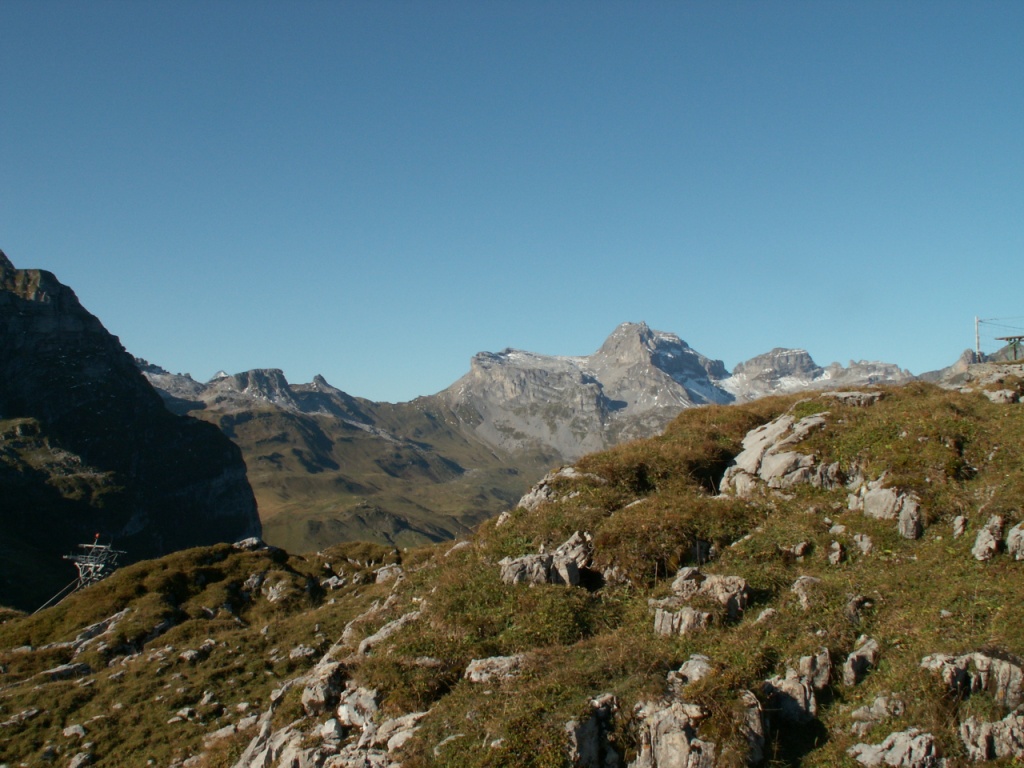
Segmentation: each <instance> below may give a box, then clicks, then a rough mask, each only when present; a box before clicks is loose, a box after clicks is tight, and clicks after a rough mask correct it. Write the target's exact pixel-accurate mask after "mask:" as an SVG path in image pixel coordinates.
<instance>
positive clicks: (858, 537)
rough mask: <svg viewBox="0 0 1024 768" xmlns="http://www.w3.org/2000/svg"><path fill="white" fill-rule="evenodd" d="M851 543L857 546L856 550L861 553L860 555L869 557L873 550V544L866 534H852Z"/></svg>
mask: <svg viewBox="0 0 1024 768" xmlns="http://www.w3.org/2000/svg"><path fill="white" fill-rule="evenodd" d="M853 543H854V544H856V545H857V548H858V549H859V550H860V551H861V554H864V555H870V554H871V551H872V550H873V549H874V548H875V543H874V542H873V541H872V540H871V537H870V536H868V535H867V534H866V533H855V534H853Z"/></svg>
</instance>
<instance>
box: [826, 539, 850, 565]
mask: <svg viewBox="0 0 1024 768" xmlns="http://www.w3.org/2000/svg"><path fill="white" fill-rule="evenodd" d="M845 559H846V548H845V547H844V546H843V545H842V544H840V543H839V542H838V541H833V542H832V543H831V544H830V545H829V547H828V563H829V565H839V564H840V563H841V562H843V560H845Z"/></svg>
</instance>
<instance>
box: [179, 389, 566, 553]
mask: <svg viewBox="0 0 1024 768" xmlns="http://www.w3.org/2000/svg"><path fill="white" fill-rule="evenodd" d="M374 407H375V408H376V410H375V412H374V414H373V418H374V421H375V423H377V424H379V425H380V426H381V428H383V429H385V430H388V431H389V432H391V433H392V434H397V435H403V436H405V437H404V439H403V440H401V441H396V440H389V439H386V438H383V437H381V436H380V435H378V434H373V433H370V432H367V431H364V430H362V429H359V428H357V427H355V426H352V425H351V424H347V423H345V422H344V421H341V420H339V419H335V418H331V417H322V416H311V415H303V414H296V413H291V412H288V411H283V410H280V409H271V408H267V409H264V410H255V411H246V412H243V413H240V414H239V413H234V414H227V415H224V414H217V413H216V412H213V411H210V412H205V411H196V412H193V415H195V416H198V417H200V418H204V419H206V420H209V421H213V422H214V423H216V424H217V425H218V426H220V427H221V429H222V430H223V431H224V432H225V433H226V434H227V435H228V436H229V437H230V438H231V439H232V440H234V441H235V442H236V443H237V444H238V445H239V446H240V447H241V448H242V450H243V453H244V455H245V457H246V463H247V465H248V475H249V481H250V483H251V485H252V487H253V491H254V493H255V494H256V498H257V501H258V504H259V510H260V518H261V520H262V522H263V531H264V538H265V539H266V540H267V541H268V542H270V543H272V544H275V545H277V546H281V547H284V548H286V549H288V550H289V551H294V552H310V551H314V550H316V549H319V548H321V547H324V546H329V545H331V544H333V543H336V542H338V541H345V540H373V541H378V542H380V543H386V544H393V545H396V546H415V545H418V544H424V543H427V542H430V541H439V540H442V539H446V538H451V537H454V536H458V535H463V534H466V533H468V532H469V530H470V529H471V528H472V527H474V526H476V525H477V524H479V523H480V522H482V521H483V520H485V519H487V518H488V517H493V516H495V515H497V514H498V513H499V512H501V511H502V510H504V509H507V508H508V507H509V506H511V505H512V504H514V503H515V501H516V500H517V499H518V498H519V496H521V495H522V493H523V492H524V491H525V490H526V489H527V488H528V487H529V485H530V484H532V483H533V482H535V481H536V480H537V479H538V478H539V477H540V476H541V475H542V474H543V473H544V471H545V470H546V468H547V466H548V464H549V462H550V457H548V456H543V455H537V456H534V455H521V456H516V457H510V456H505V455H498V454H496V453H495V452H494V451H493V449H491V448H490V447H488V446H485V445H483V444H482V443H480V442H479V441H476V440H475V439H473V438H471V437H467V436H466V435H465V434H463V433H462V432H460V431H459V430H458V429H456V428H455V427H453V426H451V424H449V423H447V422H446V421H445V419H444V418H443V409H440V408H434V409H427V408H424V407H418V406H417V404H416V403H405V404H400V405H387V404H384V405H374ZM378 411H379V412H378ZM435 411H436V412H435ZM466 467H472V468H473V469H470V470H468V471H467V470H466V469H464V468H466ZM510 467H511V469H510Z"/></svg>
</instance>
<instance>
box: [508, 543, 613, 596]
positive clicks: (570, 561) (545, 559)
mask: <svg viewBox="0 0 1024 768" xmlns="http://www.w3.org/2000/svg"><path fill="white" fill-rule="evenodd" d="M592 552H593V537H592V536H591V535H590V534H589V533H584V532H581V531H576V533H574V534H573V535H572V536H570V537H569V538H568V539H567V540H566V541H565V542H563V543H562V544H561V545H559V547H558V548H557V549H555V550H554V551H553V552H550V553H545V552H541V553H539V554H535V555H522V556H521V557H506V558H503V559H502V560H500V561H499V562H498V565H499V566H500V567H501V580H502V581H503V582H504V583H505V584H564V585H566V586H571V587H575V586H578V585H579V584H580V571H581V570H582V569H583V568H586V567H587V566H589V565H590V558H591V554H592Z"/></svg>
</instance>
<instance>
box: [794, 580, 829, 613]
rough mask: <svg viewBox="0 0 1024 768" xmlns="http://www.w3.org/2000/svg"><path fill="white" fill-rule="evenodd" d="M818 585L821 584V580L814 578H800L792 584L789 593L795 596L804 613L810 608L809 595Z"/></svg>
mask: <svg viewBox="0 0 1024 768" xmlns="http://www.w3.org/2000/svg"><path fill="white" fill-rule="evenodd" d="M819 584H821V579H819V578H817V577H816V576H800V577H799V578H797V580H796V581H794V582H793V586H792V587H790V588H789V591H790V592H792V593H793V594H794V595H796V596H797V598H798V599H799V600H800V607H801V608H803V609H804V610H805V611H806V610H808V609H809V608H810V607H811V593H812V591H813V590H814V588H815V587H817V586H818V585H819Z"/></svg>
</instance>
